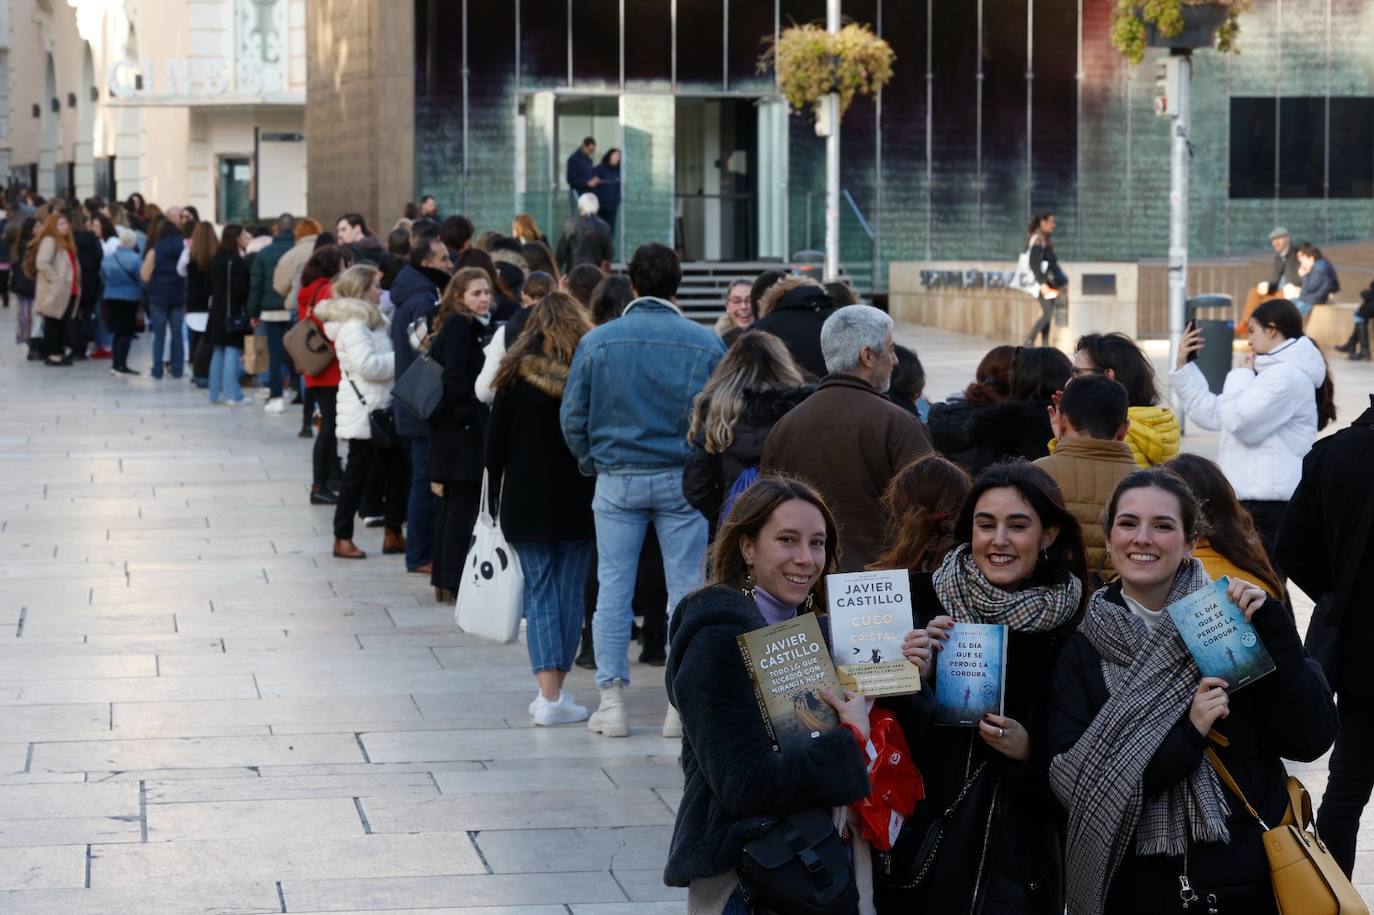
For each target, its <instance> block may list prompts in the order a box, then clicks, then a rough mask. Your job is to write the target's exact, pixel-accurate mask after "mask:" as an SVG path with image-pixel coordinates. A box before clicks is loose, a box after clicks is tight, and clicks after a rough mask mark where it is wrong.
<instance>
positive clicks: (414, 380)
mask: <svg viewBox="0 0 1374 915" xmlns="http://www.w3.org/2000/svg"><path fill="white" fill-rule="evenodd" d="M391 399H392V400H394V401H396V403H398V404H400V405H401V406H403V407H405V408H406V409H407V410H409V411H410V412H411V413H412V414H413V415H414V416H415V418H416V419H419V420H423V421H428V420H429V418H430V417H431V416H433V415H434V411H435V410H437V409H439V402H440V401H441V400H443V399H444V367H443V366H442V365H440V364H439V363H438V362H435V361H434V360H433V359H432V358H430V355H429V353H428V352H423V353H420V354H419V355H418V356H416V357H415V361H414V362H412V363H411V364H410V368H408V369H406V370H405V374H404V375H402V376H401V377H400V378H398V379H396V386H395V387H393V388H392V389H391Z"/></svg>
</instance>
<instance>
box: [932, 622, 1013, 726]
mask: <svg viewBox="0 0 1374 915" xmlns="http://www.w3.org/2000/svg"><path fill="white" fill-rule="evenodd" d="M1006 678H1007V627H1006V626H997V625H990V624H986V623H960V622H956V623H955V624H954V628H953V629H952V630H950V633H949V640H948V641H946V642H945V643H944V647H943V648H941V649H940V653H939V654H938V655H937V656H936V659H935V717H934V719H933V720H934V722H935V723H936V724H952V725H958V726H962V727H976V726H977V725H978V722H979V721H980V720H982V717H983V716H984V715H986V714H988V713H992V714H994V715H1000V714H1002V699H1003V690H1004V687H1005V685H1006Z"/></svg>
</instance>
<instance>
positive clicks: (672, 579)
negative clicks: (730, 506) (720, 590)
mask: <svg viewBox="0 0 1374 915" xmlns="http://www.w3.org/2000/svg"><path fill="white" fill-rule="evenodd" d="M592 513H593V514H594V515H595V516H596V554H597V570H596V577H597V582H598V586H599V589H598V591H597V595H596V613H595V615H594V616H593V617H592V641H593V643H594V644H595V646H596V685H597V686H598V687H604V686H610V685H611V684H612V683H614V682H615V681H616V680H620V681H622V682H624V683H626V684H628V683H629V682H630V662H629V658H628V657H627V656H626V652H627V651H628V649H629V646H630V624H631V623H632V622H633V619H634V609H633V608H632V606H631V600H632V599H633V598H634V591H635V574H636V572H637V571H638V569H639V550H640V547H641V546H642V545H643V544H644V532H645V531H646V530H647V529H648V527H649V525H650V524H653V526H654V532H655V533H656V534H658V543H659V546H660V547H661V549H662V552H663V577H664V579H665V581H666V583H667V585H668V612H669V614H670V619H671V614H672V613H673V612H674V611H676V610H677V605H678V603H679V602H680V601H681V600H682V598H683V597H685V596H686V595H687V592H689V591H691V590H693V589H695V588H698V587H700V586H701V564H702V559H703V558H704V557H705V555H706V539H707V533H706V519H705V518H704V517H702V515H701V513H700V512H699V511H697V510H696V509H694V508H692V506H691V505H689V504H687V499H686V498H684V497H683V495H682V468H681V467H675V468H673V469H672V470H667V471H662V472H660V473H650V474H643V475H634V476H631V475H622V474H602V475H601V476H599V477H597V478H596V497H595V498H594V499H592ZM645 647H646V648H647V647H648V646H647V645H646V646H645Z"/></svg>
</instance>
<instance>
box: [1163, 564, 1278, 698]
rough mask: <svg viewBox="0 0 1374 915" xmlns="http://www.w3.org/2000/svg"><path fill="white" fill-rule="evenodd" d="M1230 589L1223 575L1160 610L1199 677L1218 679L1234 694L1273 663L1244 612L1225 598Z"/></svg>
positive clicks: (1269, 669)
mask: <svg viewBox="0 0 1374 915" xmlns="http://www.w3.org/2000/svg"><path fill="white" fill-rule="evenodd" d="M1230 586H1231V579H1230V578H1228V577H1226V576H1225V575H1223V576H1222V577H1221V578H1219V579H1217V580H1216V581H1214V582H1212V584H1211V585H1210V586H1209V587H1206V588H1202V589H1200V590H1197V591H1194V592H1193V593H1192V594H1189V595H1187V596H1186V597H1180V598H1179V599H1178V600H1176V601H1174V602H1173V603H1172V604H1170V605H1169V606H1167V607H1165V608H1164V609H1165V610H1167V611H1168V613H1169V616H1171V617H1173V620H1174V625H1175V626H1176V627H1178V634H1179V635H1180V636H1182V637H1183V644H1184V645H1187V646H1188V651H1189V652H1191V653H1192V655H1193V660H1194V661H1197V666H1198V670H1200V671H1202V675H1203V676H1204V677H1220V678H1221V679H1223V680H1225V681H1226V684H1227V690H1228V691H1234V690H1237V689H1240V688H1241V687H1242V686H1245V685H1247V684H1250V683H1254V682H1255V681H1256V680H1258V679H1259V678H1260V677H1262V676H1264V675H1265V674H1267V673H1269V672H1270V671H1272V670H1273V669H1274V659H1273V658H1271V657H1269V652H1268V651H1266V650H1265V648H1264V643H1263V642H1261V641H1260V638H1259V633H1257V632H1256V631H1255V627H1254V626H1253V625H1252V624H1251V623H1250V622H1249V621H1248V620H1246V619H1245V611H1243V610H1241V609H1240V607H1237V606H1236V605H1235V604H1234V603H1233V602H1232V601H1231V598H1230V597H1228V596H1227V594H1226V590H1227V588H1229V587H1230Z"/></svg>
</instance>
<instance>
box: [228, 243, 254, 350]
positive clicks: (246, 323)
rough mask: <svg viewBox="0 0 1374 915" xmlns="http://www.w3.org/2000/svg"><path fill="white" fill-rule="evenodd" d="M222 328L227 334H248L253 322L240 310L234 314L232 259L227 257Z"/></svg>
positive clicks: (251, 330) (250, 331) (251, 329)
mask: <svg viewBox="0 0 1374 915" xmlns="http://www.w3.org/2000/svg"><path fill="white" fill-rule="evenodd" d="M224 274H225V275H224V284H225V286H224V288H225V300H224V311H225V314H224V329H225V331H227V332H228V333H229V334H250V333H252V332H253V322H252V321H251V320H249V318H248V314H247V313H246V312H244V311H240V312H239V313H238V314H234V260H233V258H230V259H229V263H228V265H227V266H226V267H225V269H224Z"/></svg>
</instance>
